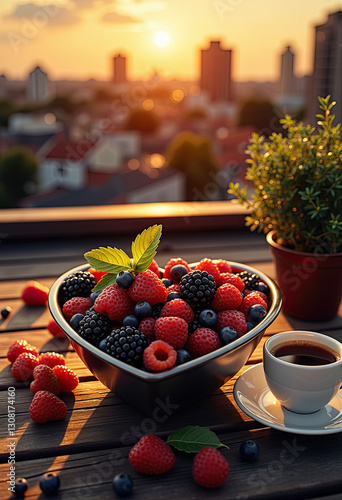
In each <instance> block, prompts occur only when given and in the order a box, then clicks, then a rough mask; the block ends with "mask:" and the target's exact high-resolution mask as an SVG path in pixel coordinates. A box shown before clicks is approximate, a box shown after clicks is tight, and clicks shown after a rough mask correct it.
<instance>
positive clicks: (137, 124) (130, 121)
mask: <svg viewBox="0 0 342 500" xmlns="http://www.w3.org/2000/svg"><path fill="white" fill-rule="evenodd" d="M159 125H160V123H159V119H158V117H157V115H156V114H155V113H154V112H153V111H146V110H145V109H142V108H139V109H134V110H133V111H131V113H130V115H129V116H128V118H127V122H126V128H127V130H138V131H139V132H141V133H142V134H153V133H154V132H155V131H156V130H157V129H158V128H159Z"/></svg>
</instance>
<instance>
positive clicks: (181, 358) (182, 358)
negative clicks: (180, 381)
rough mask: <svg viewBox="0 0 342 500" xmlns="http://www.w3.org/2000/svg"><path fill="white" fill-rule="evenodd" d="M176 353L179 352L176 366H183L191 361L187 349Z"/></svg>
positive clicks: (178, 350)
mask: <svg viewBox="0 0 342 500" xmlns="http://www.w3.org/2000/svg"><path fill="white" fill-rule="evenodd" d="M176 352H177V360H176V365H182V364H183V363H187V362H188V361H191V356H190V354H189V353H188V351H186V350H185V349H177V350H176Z"/></svg>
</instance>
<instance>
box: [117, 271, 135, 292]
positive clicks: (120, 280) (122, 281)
mask: <svg viewBox="0 0 342 500" xmlns="http://www.w3.org/2000/svg"><path fill="white" fill-rule="evenodd" d="M133 281H134V276H133V274H132V273H130V272H129V271H120V272H119V274H118V275H117V277H116V284H117V285H118V286H119V287H120V288H125V289H127V288H129V287H130V286H131V285H132V284H133Z"/></svg>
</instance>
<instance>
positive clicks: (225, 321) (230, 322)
mask: <svg viewBox="0 0 342 500" xmlns="http://www.w3.org/2000/svg"><path fill="white" fill-rule="evenodd" d="M225 326H232V327H233V328H234V330H236V332H237V334H238V336H239V337H241V335H244V334H245V333H246V332H247V322H246V318H245V315H244V314H243V313H242V312H241V311H238V310H237V309H231V310H230V311H220V312H219V313H218V314H217V323H216V328H215V329H216V331H217V332H220V331H221V330H222V328H224V327H225Z"/></svg>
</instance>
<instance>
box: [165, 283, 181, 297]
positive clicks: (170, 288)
mask: <svg viewBox="0 0 342 500" xmlns="http://www.w3.org/2000/svg"><path fill="white" fill-rule="evenodd" d="M171 292H177V293H179V294H180V293H181V289H180V284H179V283H174V284H173V285H170V286H168V287H167V294H168V295H169V293H171Z"/></svg>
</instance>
